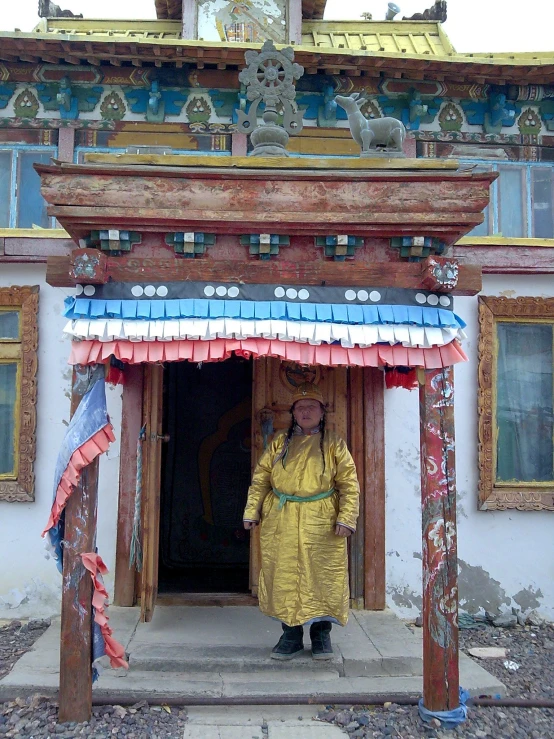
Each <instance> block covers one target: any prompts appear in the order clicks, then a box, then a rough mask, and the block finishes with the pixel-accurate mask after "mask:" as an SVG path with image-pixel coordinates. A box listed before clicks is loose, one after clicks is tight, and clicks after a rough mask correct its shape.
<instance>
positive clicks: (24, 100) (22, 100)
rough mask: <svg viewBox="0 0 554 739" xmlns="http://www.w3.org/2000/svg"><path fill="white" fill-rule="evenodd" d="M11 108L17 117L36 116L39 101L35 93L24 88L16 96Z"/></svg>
mask: <svg viewBox="0 0 554 739" xmlns="http://www.w3.org/2000/svg"><path fill="white" fill-rule="evenodd" d="M13 108H14V112H15V114H16V116H17V117H18V118H36V116H37V113H38V108H39V102H38V99H37V97H36V95H34V94H33V92H32V91H31V90H29V89H28V88H26V89H25V90H23V92H20V93H19V95H18V96H17V97H16V99H15V101H14V104H13Z"/></svg>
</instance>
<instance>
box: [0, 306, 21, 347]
mask: <svg viewBox="0 0 554 739" xmlns="http://www.w3.org/2000/svg"><path fill="white" fill-rule="evenodd" d="M0 339H4V340H6V339H12V340H14V341H18V340H19V311H16V310H6V311H3V310H0Z"/></svg>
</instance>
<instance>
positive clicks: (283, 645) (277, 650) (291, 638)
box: [271, 624, 304, 660]
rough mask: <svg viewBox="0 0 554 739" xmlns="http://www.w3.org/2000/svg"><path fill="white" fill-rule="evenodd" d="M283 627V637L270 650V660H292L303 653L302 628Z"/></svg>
mask: <svg viewBox="0 0 554 739" xmlns="http://www.w3.org/2000/svg"><path fill="white" fill-rule="evenodd" d="M282 626H283V635H282V636H281V638H280V639H279V641H278V642H277V644H276V645H275V646H274V647H273V649H272V650H271V658H272V659H283V660H284V659H292V658H293V657H295V656H296V655H297V654H300V652H303V651H304V628H303V627H302V626H287V625H286V624H282Z"/></svg>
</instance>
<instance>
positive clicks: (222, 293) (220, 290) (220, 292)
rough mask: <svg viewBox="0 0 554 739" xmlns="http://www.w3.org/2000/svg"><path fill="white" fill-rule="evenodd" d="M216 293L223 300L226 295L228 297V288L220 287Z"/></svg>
mask: <svg viewBox="0 0 554 739" xmlns="http://www.w3.org/2000/svg"><path fill="white" fill-rule="evenodd" d="M215 291H216V293H217V295H219V297H220V298H222V297H223V296H224V295H227V288H226V287H225V286H224V285H219V286H218V287H217V288H216V290H215Z"/></svg>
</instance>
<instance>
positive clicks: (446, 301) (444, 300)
mask: <svg viewBox="0 0 554 739" xmlns="http://www.w3.org/2000/svg"><path fill="white" fill-rule="evenodd" d="M439 303H440V304H441V305H444V307H445V308H446V307H447V306H449V305H450V298H449V297H447V296H446V295H441V296H440V298H439Z"/></svg>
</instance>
